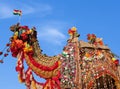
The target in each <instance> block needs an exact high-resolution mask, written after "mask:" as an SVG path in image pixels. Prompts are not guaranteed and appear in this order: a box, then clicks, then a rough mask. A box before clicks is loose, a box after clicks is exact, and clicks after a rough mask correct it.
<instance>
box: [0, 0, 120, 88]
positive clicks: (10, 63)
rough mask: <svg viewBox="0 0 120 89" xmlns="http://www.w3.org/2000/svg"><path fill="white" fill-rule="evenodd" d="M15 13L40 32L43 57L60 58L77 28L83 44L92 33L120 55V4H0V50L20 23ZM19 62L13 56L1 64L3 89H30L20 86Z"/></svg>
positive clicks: (4, 0)
mask: <svg viewBox="0 0 120 89" xmlns="http://www.w3.org/2000/svg"><path fill="white" fill-rule="evenodd" d="M13 9H21V10H22V11H23V15H22V18H21V21H20V22H21V25H28V26H29V27H33V26H35V27H36V28H37V31H38V40H39V43H40V47H41V48H42V49H43V53H46V54H48V55H57V54H60V53H61V52H62V48H63V47H64V46H65V45H66V40H67V39H68V38H69V36H68V34H67V31H68V29H69V28H71V27H72V26H76V27H77V29H78V32H79V33H80V34H81V37H80V40H85V41H86V35H87V34H88V33H95V34H96V35H97V36H98V37H102V38H103V41H104V43H105V44H107V45H108V46H109V48H110V49H111V50H112V51H113V52H114V53H115V54H117V55H120V46H119V45H120V37H119V35H120V1H119V0H57V1H56V0H0V31H1V32H0V43H1V44H0V50H2V49H3V48H4V46H5V44H6V43H7V42H8V41H9V37H10V36H11V35H12V33H11V32H10V30H9V27H10V26H11V25H13V24H16V23H17V22H18V18H19V17H18V16H15V15H13V13H12V12H13ZM16 61H17V59H16V58H13V57H11V55H9V56H8V57H7V58H5V60H4V64H0V87H1V88H0V89H26V88H25V86H24V84H20V83H19V82H18V79H17V72H16V71H15V66H16ZM39 81H41V82H43V80H39Z"/></svg>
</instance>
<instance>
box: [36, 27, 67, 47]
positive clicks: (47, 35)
mask: <svg viewBox="0 0 120 89" xmlns="http://www.w3.org/2000/svg"><path fill="white" fill-rule="evenodd" d="M38 38H39V39H41V40H44V41H47V42H48V43H50V44H52V43H54V44H56V45H61V44H62V42H63V41H64V39H66V36H65V35H64V34H63V33H62V32H61V31H59V28H55V27H45V28H43V29H42V30H41V31H39V32H38Z"/></svg>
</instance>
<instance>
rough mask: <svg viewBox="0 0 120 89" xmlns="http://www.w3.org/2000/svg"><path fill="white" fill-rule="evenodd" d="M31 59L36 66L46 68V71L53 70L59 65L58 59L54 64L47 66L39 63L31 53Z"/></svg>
mask: <svg viewBox="0 0 120 89" xmlns="http://www.w3.org/2000/svg"><path fill="white" fill-rule="evenodd" d="M29 60H30V61H31V63H32V64H33V65H34V66H36V67H37V68H39V69H42V70H45V71H52V70H54V69H56V68H57V67H58V61H57V62H56V63H55V64H54V65H53V66H50V67H47V66H44V65H42V64H39V63H37V62H36V61H35V59H34V58H33V57H32V56H31V55H29Z"/></svg>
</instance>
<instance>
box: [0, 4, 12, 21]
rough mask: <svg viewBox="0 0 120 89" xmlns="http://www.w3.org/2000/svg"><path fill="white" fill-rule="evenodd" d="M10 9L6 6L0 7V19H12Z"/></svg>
mask: <svg viewBox="0 0 120 89" xmlns="http://www.w3.org/2000/svg"><path fill="white" fill-rule="evenodd" d="M11 11H12V8H11V7H10V6H8V5H0V18H2V19H3V18H10V17H12V16H13V15H12V13H11Z"/></svg>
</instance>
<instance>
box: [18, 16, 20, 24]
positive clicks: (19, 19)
mask: <svg viewBox="0 0 120 89" xmlns="http://www.w3.org/2000/svg"><path fill="white" fill-rule="evenodd" d="M20 22H21V15H20V16H19V18H18V23H20Z"/></svg>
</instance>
